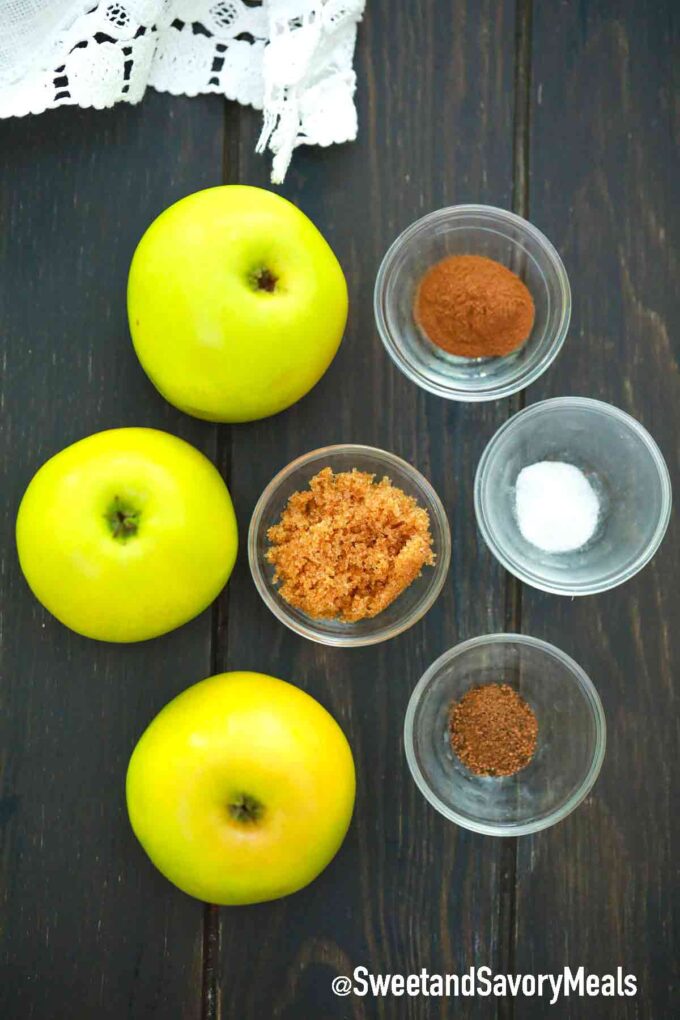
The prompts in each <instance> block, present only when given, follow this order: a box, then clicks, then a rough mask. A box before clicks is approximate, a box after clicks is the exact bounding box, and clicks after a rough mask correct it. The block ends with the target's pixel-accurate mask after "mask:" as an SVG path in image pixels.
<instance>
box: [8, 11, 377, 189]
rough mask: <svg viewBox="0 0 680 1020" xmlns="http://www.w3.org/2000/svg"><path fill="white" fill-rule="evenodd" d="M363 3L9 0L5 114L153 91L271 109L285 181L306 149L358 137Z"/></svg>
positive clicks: (278, 176)
mask: <svg viewBox="0 0 680 1020" xmlns="http://www.w3.org/2000/svg"><path fill="white" fill-rule="evenodd" d="M364 4H365V0H0V118H1V117H21V116H25V115H26V114H37V113H42V112H43V111H45V110H49V109H54V108H55V107H58V106H66V105H71V106H82V107H94V108H95V109H98V110H101V109H105V108H107V107H110V106H113V105H114V104H115V103H119V102H127V103H138V102H140V100H141V99H142V98H143V96H144V93H145V91H146V88H147V86H149V85H151V86H152V87H153V88H155V89H157V90H158V91H160V92H170V93H172V94H173V95H187V96H196V95H198V94H200V93H206V92H214V93H219V94H221V95H223V96H225V97H226V98H227V99H231V100H235V101H236V102H238V103H242V104H244V105H248V106H253V107H255V108H256V109H263V110H264V116H263V129H262V134H261V136H260V140H259V142H258V151H263V150H264V149H265V148H266V147H269V149H270V150H271V151H272V153H273V163H272V181H273V182H274V183H280V182H281V181H282V180H283V178H284V176H285V173H286V170H287V168H288V165H289V163H290V159H291V155H292V152H293V149H294V148H295V147H296V146H297V145H301V144H303V143H304V144H311V145H324V146H326V145H331V144H333V143H336V142H346V141H351V140H353V139H354V138H356V134H357V118H356V109H355V106H354V91H355V87H356V76H355V73H354V69H353V59H354V45H355V41H356V32H357V24H358V22H359V21H360V19H361V16H362V13H363V9H364Z"/></svg>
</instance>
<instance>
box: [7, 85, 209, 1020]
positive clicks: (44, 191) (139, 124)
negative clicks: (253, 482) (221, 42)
mask: <svg viewBox="0 0 680 1020" xmlns="http://www.w3.org/2000/svg"><path fill="white" fill-rule="evenodd" d="M222 147H223V104H222V103H220V102H219V100H217V99H205V100H203V99H199V100H175V99H170V98H169V97H166V96H158V95H155V94H150V95H149V96H148V97H147V98H146V99H145V101H144V103H143V104H142V105H141V106H140V107H139V108H136V109H131V108H126V107H117V108H116V109H114V110H113V111H111V112H105V113H97V112H94V111H88V112H85V111H80V110H61V111H58V112H55V113H48V114H45V115H43V116H41V117H39V118H26V119H24V120H18V121H7V122H5V123H3V124H2V125H0V151H1V153H2V155H1V157H0V202H1V203H2V212H1V220H0V222H1V229H0V245H1V248H0V271H1V272H2V294H1V296H0V300H1V302H2V304H1V322H2V341H1V343H2V359H3V361H2V375H1V377H0V407H1V408H2V431H1V433H0V458H1V459H2V463H3V466H4V492H3V497H4V498H3V500H2V508H1V510H0V513H1V514H2V517H1V518H0V521H1V525H2V534H1V539H0V556H1V558H2V568H1V570H0V586H1V604H0V611H1V612H2V616H1V618H0V623H1V628H2V643H1V646H0V647H1V655H2V661H1V675H2V700H3V706H2V716H1V718H0V729H1V735H0V747H1V748H2V756H3V758H2V800H0V805H1V808H2V811H1V814H0V821H2V894H1V895H0V939H1V947H0V952H1V958H2V977H1V979H0V986H1V987H2V991H1V992H0V1015H2V1016H3V1017H7V1018H10V1017H12V1018H14V1017H16V1018H18V1017H26V1018H28V1017H31V1018H35V1020H43V1018H44V1020H54V1018H55V1017H64V1016H67V1015H69V1013H75V1015H76V1016H78V1018H79V1020H87V1018H90V1017H93V1018H94V1017H97V1018H98V1020H101V1018H107V1017H110V1018H115V1020H120V1018H122V1017H131V1018H133V1017H140V1018H141V1017H144V1018H145V1020H148V1018H149V1017H158V1018H163V1020H167V1018H168V1017H173V1018H174V1017H194V1018H195V1017H197V1016H199V1015H200V1002H201V954H202V917H203V908H202V906H201V905H200V904H199V903H197V902H195V901H192V900H190V899H189V898H187V897H184V896H182V895H180V894H179V893H177V892H176V891H175V890H174V889H173V888H172V887H171V886H170V885H169V884H168V883H167V882H165V880H164V879H163V878H162V877H161V876H160V875H159V874H158V873H157V872H156V871H155V869H154V868H153V867H152V865H151V864H150V863H149V862H148V860H147V859H146V857H145V856H144V855H143V853H142V851H141V849H140V848H139V846H138V845H137V844H136V842H135V840H134V837H133V836H132V833H131V831H130V828H129V825H128V821H127V815H126V811H125V800H124V776H125V769H126V766H127V760H128V757H129V754H130V752H131V750H132V747H133V746H134V743H135V741H136V739H137V738H138V736H139V735H140V733H141V731H142V730H143V729H144V727H145V726H146V724H147V723H148V722H149V721H150V719H151V718H152V716H153V715H154V714H155V713H156V712H157V711H158V710H159V709H160V708H161V707H162V705H163V704H164V703H165V702H166V701H168V700H169V698H170V697H171V696H173V695H174V694H176V693H177V692H179V691H180V690H181V689H183V688H184V687H187V686H188V685H189V684H190V683H192V682H193V681H195V680H198V679H200V678H201V677H203V676H205V675H207V673H208V672H209V671H210V665H211V654H210V636H211V616H210V613H206V614H203V616H201V617H200V618H199V619H198V620H196V621H194V622H193V623H191V624H189V625H188V626H186V627H184V628H182V629H180V630H179V631H176V632H175V633H174V634H171V635H169V636H168V637H165V638H161V639H158V640H155V641H152V642H148V643H143V644H140V645H136V646H128V647H126V646H113V645H105V644H99V643H96V642H92V641H88V640H85V639H82V638H79V637H77V636H76V635H75V634H72V633H70V632H69V631H67V630H66V629H65V628H64V627H62V626H61V625H60V624H58V623H57V622H56V621H55V620H53V619H52V618H51V617H49V616H48V614H47V613H45V612H44V611H43V610H42V609H41V608H40V607H39V606H38V604H37V603H36V601H35V600H34V599H33V597H32V596H31V595H30V593H29V591H28V589H27V587H26V585H25V583H24V581H23V579H22V577H21V575H20V572H19V567H18V564H17V561H16V555H15V551H14V539H13V529H14V517H15V513H16V508H17V505H18V502H19V499H20V497H21V495H22V493H23V490H24V488H25V486H26V484H27V483H28V481H29V479H30V477H31V475H32V474H33V472H34V471H35V470H36V469H37V467H38V466H39V465H40V464H41V463H42V462H43V461H44V460H45V459H46V458H47V457H49V456H50V455H51V454H53V453H55V452H56V451H57V450H58V449H60V448H61V447H63V446H65V445H66V444H68V443H70V442H71V441H73V440H75V439H77V438H80V437H82V436H84V435H86V434H88V433H90V432H93V431H97V430H99V429H103V428H107V427H113V426H118V425H148V426H157V427H160V428H164V429H167V430H169V431H171V432H175V433H177V434H179V435H181V436H184V437H185V438H186V439H188V440H190V441H192V442H194V443H195V444H196V445H198V446H199V447H200V448H201V449H203V450H204V451H206V452H207V453H209V454H213V453H214V451H215V429H214V428H213V427H211V426H209V425H205V424H202V423H199V422H197V421H194V420H192V419H189V418H187V417H186V416H185V415H182V414H180V413H179V412H178V411H175V410H174V409H173V408H171V407H170V406H169V405H168V404H166V403H165V402H164V401H163V400H162V399H161V398H160V397H159V396H158V395H157V394H156V392H155V391H154V389H153V387H152V386H151V384H150V383H149V382H148V380H147V379H146V377H145V376H144V374H143V372H142V371H141V369H140V367H139V365H138V363H137V361H136V358H135V356H134V353H133V351H132V347H131V344H130V340H129V334H128V330H127V322H126V313H125V281H126V275H127V268H128V265H129V261H130V258H131V255H132V252H133V249H134V246H135V244H136V242H137V240H138V239H139V237H140V236H141V233H142V232H143V230H144V229H145V227H146V226H147V225H148V223H149V222H150V221H151V220H152V219H153V217H155V216H156V215H157V214H158V213H159V212H160V211H161V210H162V209H163V208H164V207H165V206H166V205H168V204H169V203H170V202H172V201H174V200H175V199H177V198H179V197H181V196H182V195H184V194H186V193H188V192H190V191H193V190H195V189H197V188H200V187H205V186H208V185H211V184H215V183H219V181H220V179H221V175H222ZM122 595H124V593H122Z"/></svg>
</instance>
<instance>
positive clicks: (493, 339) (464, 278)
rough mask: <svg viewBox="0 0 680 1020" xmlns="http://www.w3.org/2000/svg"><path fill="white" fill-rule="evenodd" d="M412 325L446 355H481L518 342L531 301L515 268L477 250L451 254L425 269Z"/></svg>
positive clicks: (531, 313)
mask: <svg viewBox="0 0 680 1020" xmlns="http://www.w3.org/2000/svg"><path fill="white" fill-rule="evenodd" d="M413 314H414V318H415V321H416V323H417V325H418V326H419V327H420V329H421V330H422V331H423V333H425V335H426V336H427V337H428V339H430V340H431V341H432V342H433V343H435V344H437V346H439V347H441V348H443V350H445V351H447V352H448V353H449V354H457V355H460V356H462V357H466V358H485V357H495V356H501V355H504V354H510V353H511V351H514V350H517V348H518V347H521V346H522V344H523V343H524V342H525V340H526V339H527V338H528V336H529V334H530V333H531V330H532V328H533V325H534V317H535V307H534V300H533V298H532V296H531V293H530V291H529V289H528V288H527V286H526V284H524V283H523V282H522V280H520V278H519V276H517V275H516V273H513V272H512V270H510V269H508V268H507V266H504V265H502V264H501V263H500V262H496V261H495V260H494V259H488V258H485V257H484V256H482V255H451V256H449V257H448V258H445V259H442V260H441V262H437V263H435V265H433V266H431V268H430V269H428V271H427V272H426V273H425V275H424V276H423V278H422V280H421V281H420V285H419V287H418V291H417V293H416V299H415V302H414V307H413Z"/></svg>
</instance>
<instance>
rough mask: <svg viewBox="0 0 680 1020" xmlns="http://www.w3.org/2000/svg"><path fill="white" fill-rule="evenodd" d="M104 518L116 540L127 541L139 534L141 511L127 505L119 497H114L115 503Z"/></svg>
mask: <svg viewBox="0 0 680 1020" xmlns="http://www.w3.org/2000/svg"><path fill="white" fill-rule="evenodd" d="M104 516H105V517H106V520H107V522H108V525H109V528H110V529H111V534H112V535H113V537H114V538H120V539H122V540H123V541H125V540H126V539H128V538H131V537H132V536H133V535H136V534H137V530H138V528H139V510H135V509H134V508H133V507H131V506H128V505H127V504H125V503H124V502H123V500H122V499H120V497H119V496H114V499H113V503H112V504H111V506H110V507H109V509H108V511H107V512H106V514H105V515H104Z"/></svg>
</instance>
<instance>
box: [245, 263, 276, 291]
mask: <svg viewBox="0 0 680 1020" xmlns="http://www.w3.org/2000/svg"><path fill="white" fill-rule="evenodd" d="M250 279H251V283H252V285H253V288H254V290H266V291H267V293H269V294H273V292H274V291H275V290H276V284H277V281H278V277H276V276H275V275H274V273H272V271H271V269H267V267H266V266H262V268H261V269H256V270H255V272H254V273H252V274H251V277H250Z"/></svg>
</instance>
